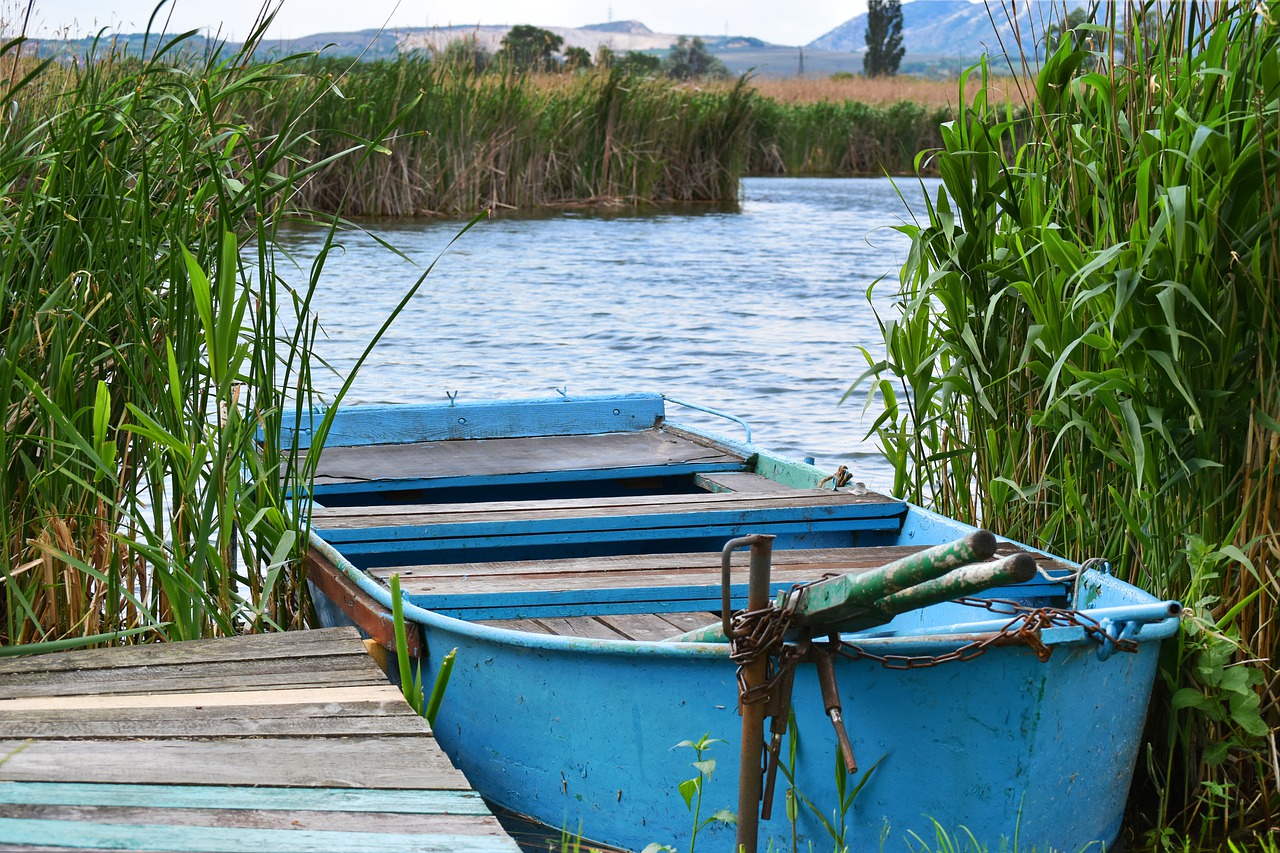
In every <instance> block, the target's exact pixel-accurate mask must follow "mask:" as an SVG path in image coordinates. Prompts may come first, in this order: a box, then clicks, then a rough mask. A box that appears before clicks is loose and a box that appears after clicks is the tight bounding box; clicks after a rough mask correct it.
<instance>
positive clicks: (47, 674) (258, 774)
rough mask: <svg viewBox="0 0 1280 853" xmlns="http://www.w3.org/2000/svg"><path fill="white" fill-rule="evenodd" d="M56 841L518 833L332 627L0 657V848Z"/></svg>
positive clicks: (140, 845) (398, 841)
mask: <svg viewBox="0 0 1280 853" xmlns="http://www.w3.org/2000/svg"><path fill="white" fill-rule="evenodd" d="M446 701H448V700H447V698H446ZM67 849H76V850H145V851H224V853H232V851H251V853H261V851H299V852H301V851H317V853H318V852H319V851H343V853H357V851H366V850H367V851H441V853H444V851H450V853H452V852H453V851H457V853H518V849H519V848H518V847H517V846H516V844H515V842H514V841H512V840H511V838H510V837H509V836H508V835H507V834H506V833H505V832H504V831H503V829H502V828H501V827H500V826H499V824H498V822H497V820H496V819H495V818H494V817H493V816H492V814H491V813H490V811H489V809H488V808H487V807H486V806H485V804H484V802H483V801H482V800H481V799H480V796H479V795H478V794H477V793H475V792H474V791H473V790H471V788H470V785H469V784H468V783H467V780H466V779H465V778H464V777H463V775H462V774H461V773H460V772H458V771H457V770H456V769H455V768H454V767H453V765H452V764H451V763H450V762H449V759H448V758H447V757H446V756H445V755H444V753H443V752H442V751H441V750H440V749H439V747H438V745H437V744H436V742H435V739H434V738H433V737H432V734H431V729H430V726H429V725H428V724H427V722H426V721H425V720H423V719H422V718H421V717H419V716H417V715H416V714H415V713H414V712H413V711H412V710H411V709H410V708H409V706H408V704H407V703H406V702H405V701H404V698H403V697H402V696H401V695H400V692H399V690H398V689H397V688H395V687H393V686H391V685H389V684H388V683H387V681H386V678H385V676H384V675H383V674H382V672H381V670H379V669H378V667H377V665H376V664H375V663H374V662H373V660H372V658H370V657H369V655H368V654H367V653H366V651H365V647H364V645H363V644H362V643H361V641H360V639H359V638H358V636H357V635H356V632H355V631H354V629H350V628H336V629H329V630H321V631H298V632H291V633H284V634H272V635H259V636H248V637H237V638H228V639H220V640H200V641H193V642H186V643H169V644H162V645H149V646H135V647H129V648H120V649H102V650H93V651H80V652H69V653H64V654H56V655H43V656H38V657H20V658H9V659H0V850H24V851H35V850H67Z"/></svg>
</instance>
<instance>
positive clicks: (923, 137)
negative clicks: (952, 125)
mask: <svg viewBox="0 0 1280 853" xmlns="http://www.w3.org/2000/svg"><path fill="white" fill-rule="evenodd" d="M950 118H951V110H950V109H930V108H928V107H925V106H923V105H920V104H914V103H911V102H908V101H901V102H899V103H896V104H891V105H889V106H885V107H876V106H871V105H869V104H864V103H859V102H857V101H841V102H835V101H817V102H814V103H782V102H780V101H775V100H772V99H769V98H760V99H759V100H758V102H757V104H756V109H755V112H754V115H753V121H752V124H751V147H750V157H749V159H748V162H747V170H748V171H749V172H751V173H752V174H759V175H779V174H788V175H796V174H822V175H874V176H877V177H878V176H880V175H883V174H885V173H886V172H888V173H890V174H898V175H904V174H910V173H911V172H912V171H913V170H914V167H915V163H916V157H917V155H918V154H919V153H920V152H921V151H924V150H927V149H932V148H936V147H938V146H939V145H940V144H941V142H942V139H941V137H940V136H939V128H940V127H941V126H942V123H943V122H945V121H947V120H949V119H950Z"/></svg>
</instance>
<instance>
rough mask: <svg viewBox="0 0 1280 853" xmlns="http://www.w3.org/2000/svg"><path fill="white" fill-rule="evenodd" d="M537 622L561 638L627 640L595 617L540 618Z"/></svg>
mask: <svg viewBox="0 0 1280 853" xmlns="http://www.w3.org/2000/svg"><path fill="white" fill-rule="evenodd" d="M537 621H538V622H541V623H542V624H543V625H545V626H546V627H547V629H548V632H549V633H552V634H557V635H559V636H561V637H586V638H588V639H592V640H625V639H626V637H624V636H622V634H620V633H618V632H617V631H615V630H613V629H612V628H610V627H609V626H608V625H605V624H604V623H602V622H600V621H599V620H597V619H596V618H595V617H594V616H569V617H556V616H539V617H538V619H537Z"/></svg>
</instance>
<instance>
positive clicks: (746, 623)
mask: <svg viewBox="0 0 1280 853" xmlns="http://www.w3.org/2000/svg"><path fill="white" fill-rule="evenodd" d="M818 580H822V579H821V578H819V579H818ZM817 582H818V581H817V580H814V581H809V582H806V583H802V584H796V585H795V586H793V587H792V588H791V591H790V592H789V593H788V594H787V597H786V604H785V605H784V606H783V607H778V606H777V605H776V604H772V603H771V604H770V605H769V607H767V608H763V609H761V610H755V611H741V612H739V613H737V614H735V615H734V617H733V629H734V634H735V635H736V638H735V639H734V640H733V641H732V642H731V644H730V651H729V657H730V659H731V660H732V661H733V662H734V663H736V664H738V695H739V702H740V703H741V704H743V705H750V704H753V703H756V702H764V701H766V700H767V699H768V698H769V696H770V695H771V694H772V693H773V690H774V687H775V686H776V685H777V683H778V682H779V681H780V680H781V679H782V677H783V675H784V674H785V673H786V672H787V671H788V670H790V669H792V668H794V667H795V665H796V664H797V663H799V662H800V660H801V659H802V658H804V657H805V655H806V653H807V650H808V646H809V638H808V637H802V638H801V641H800V643H799V644H798V645H797V644H795V643H791V644H788V643H785V642H784V639H785V637H786V635H787V634H788V633H789V632H790V631H791V628H792V623H793V621H794V617H795V609H796V606H797V605H798V603H799V601H800V597H801V596H800V592H801V590H803V589H804V588H805V587H807V586H810V585H812V584H814V583H817ZM955 602H956V603H957V604H963V605H965V606H968V607H978V608H981V609H984V610H987V611H990V612H991V613H994V614H997V615H1008V616H1010V617H1011V618H1010V619H1009V621H1008V622H1007V623H1006V624H1005V625H1003V626H1002V627H1001V628H1000V629H999V630H997V631H993V632H991V633H989V634H984V635H982V636H981V637H980V638H977V639H974V640H971V641H969V642H967V643H965V644H963V645H961V646H958V647H957V648H954V649H952V650H950V651H947V652H942V653H941V654H936V655H894V654H888V655H879V654H875V653H874V652H869V651H867V650H866V649H864V648H862V647H860V646H858V645H856V644H854V643H850V642H848V641H845V640H841V641H840V643H839V648H838V653H839V654H840V655H841V656H843V657H846V658H849V659H851V660H870V661H875V662H877V663H879V664H880V665H881V666H883V667H885V668H886V669H926V668H928V667H934V666H940V665H942V664H945V663H955V662H963V661H969V660H973V659H974V658H977V657H979V656H981V655H983V654H985V653H986V652H987V650H988V649H990V648H992V647H993V646H1007V645H1025V646H1027V647H1028V648H1030V649H1031V650H1032V651H1033V652H1034V653H1035V655H1036V657H1037V658H1039V660H1040V661H1041V662H1042V663H1043V662H1047V661H1048V660H1049V658H1050V656H1051V655H1052V654H1053V649H1052V648H1051V647H1050V646H1048V645H1046V644H1045V642H1044V641H1043V640H1042V639H1041V636H1040V634H1041V632H1042V631H1044V630H1045V629H1048V628H1081V629H1083V631H1084V633H1085V636H1086V637H1088V638H1089V639H1091V640H1093V641H1095V642H1098V643H1104V642H1111V643H1113V644H1114V645H1115V649H1116V651H1122V652H1136V651H1137V650H1138V644H1137V643H1136V642H1135V641H1134V640H1131V639H1123V638H1115V637H1112V636H1111V635H1109V634H1108V633H1107V631H1106V630H1105V629H1104V628H1103V627H1102V626H1101V625H1100V624H1099V623H1098V620H1096V619H1094V618H1093V617H1091V616H1088V615H1086V614H1084V613H1083V612H1081V611H1079V610H1075V609H1067V608H1060V607H1028V606H1027V605H1023V604H1019V603H1018V602H1016V601H1010V600H1008V599H999V598H989V599H988V598H957V599H955ZM760 655H767V656H768V657H769V669H768V672H767V676H766V678H765V680H764V682H763V683H761V684H760V685H758V686H756V687H754V688H751V689H748V688H747V686H746V684H745V683H744V681H743V670H744V667H745V666H746V665H747V664H748V663H750V662H752V661H754V660H758V659H759V657H760Z"/></svg>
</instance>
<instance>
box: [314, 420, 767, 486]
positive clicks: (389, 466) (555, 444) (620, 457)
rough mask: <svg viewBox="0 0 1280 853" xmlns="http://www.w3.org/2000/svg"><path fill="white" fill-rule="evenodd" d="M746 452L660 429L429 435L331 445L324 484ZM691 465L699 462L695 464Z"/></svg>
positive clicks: (651, 462) (732, 457)
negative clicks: (463, 437) (452, 437)
mask: <svg viewBox="0 0 1280 853" xmlns="http://www.w3.org/2000/svg"><path fill="white" fill-rule="evenodd" d="M744 462H745V460H744V459H743V457H741V456H738V455H736V454H733V453H729V452H726V451H723V450H719V449H717V448H715V447H711V446H709V445H707V444H701V443H698V442H696V441H692V440H690V439H689V438H687V437H684V436H673V435H670V434H668V433H665V432H660V431H658V430H642V431H635V432H615V433H603V434H596V435H577V436H564V435H550V436H540V437H535V438H488V439H476V440H470V441H425V442H418V443H413V444H382V445H373V446H370V445H366V446H354V447H337V446H333V445H328V446H326V447H325V449H324V453H323V454H322V455H321V457H320V463H319V466H318V468H317V471H316V478H315V482H316V485H317V486H327V485H334V484H339V483H362V482H368V481H373V480H405V479H415V480H416V479H422V480H437V479H444V478H452V477H482V476H495V475H504V474H530V473H552V472H565V471H574V470H582V469H598V468H608V469H618V470H619V472H620V473H623V472H625V471H626V470H627V469H633V468H649V467H666V466H671V467H673V468H678V467H681V466H689V465H697V466H706V465H726V464H727V465H733V466H740V465H742V464H744ZM690 473H692V470H691V471H690Z"/></svg>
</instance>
